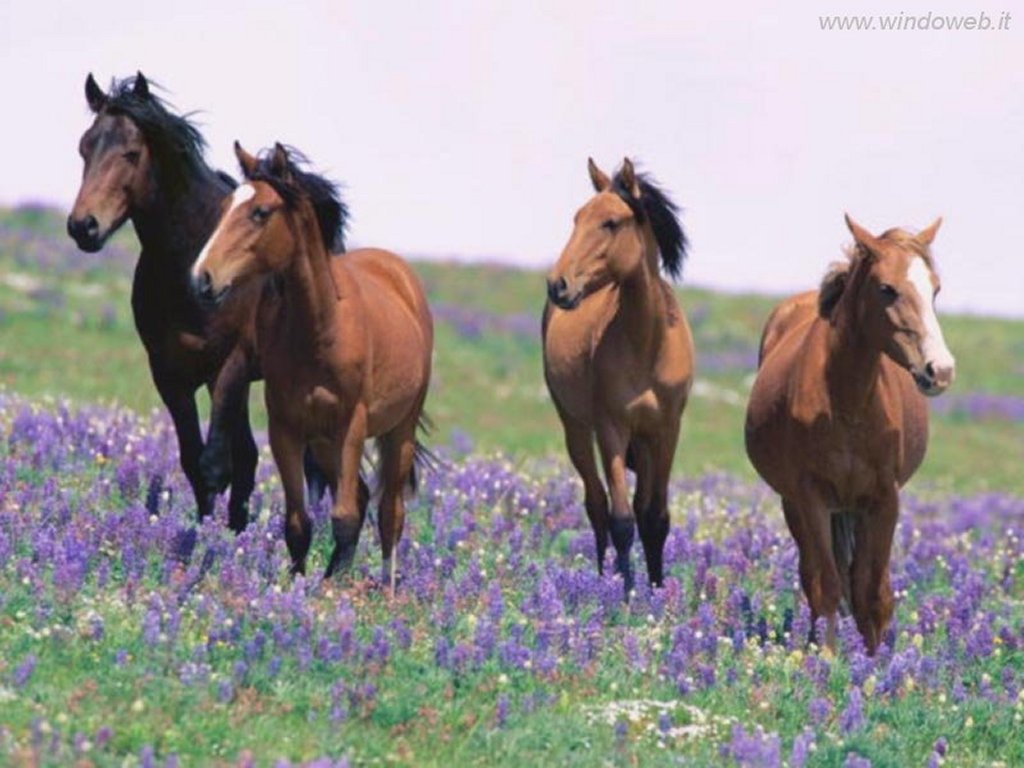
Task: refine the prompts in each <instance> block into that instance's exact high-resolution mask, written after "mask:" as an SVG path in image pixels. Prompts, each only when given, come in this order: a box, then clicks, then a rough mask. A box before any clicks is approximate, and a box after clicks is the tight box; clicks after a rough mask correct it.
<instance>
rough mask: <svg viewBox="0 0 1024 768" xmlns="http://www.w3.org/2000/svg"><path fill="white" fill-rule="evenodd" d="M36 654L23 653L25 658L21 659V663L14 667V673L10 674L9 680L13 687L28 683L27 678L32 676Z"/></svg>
mask: <svg viewBox="0 0 1024 768" xmlns="http://www.w3.org/2000/svg"><path fill="white" fill-rule="evenodd" d="M36 661H37V659H36V655H35V654H34V653H27V654H25V658H23V659H22V660H21V663H20V664H19V665H18V666H17V667H15V669H14V673H13V674H12V675H11V682H12V683H13V684H14V687H15V688H23V687H25V684H26V683H28V681H29V678H31V677H32V672H34V671H35V668H36Z"/></svg>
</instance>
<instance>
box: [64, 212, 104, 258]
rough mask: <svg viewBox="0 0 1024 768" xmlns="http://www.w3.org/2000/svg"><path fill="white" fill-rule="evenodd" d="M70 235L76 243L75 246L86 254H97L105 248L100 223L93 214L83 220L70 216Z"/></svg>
mask: <svg viewBox="0 0 1024 768" xmlns="http://www.w3.org/2000/svg"><path fill="white" fill-rule="evenodd" d="M68 235H69V236H70V237H71V239H72V240H74V241H75V245H77V246H78V247H79V249H80V250H83V251H85V252H86V253H96V251H98V250H99V249H100V248H102V247H103V238H101V237H100V223H99V222H98V221H97V220H96V217H95V216H93V215H92V214H90V215H88V216H85V217H83V218H81V219H76V218H75V217H74V216H68Z"/></svg>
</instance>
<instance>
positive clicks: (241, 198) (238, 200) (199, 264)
mask: <svg viewBox="0 0 1024 768" xmlns="http://www.w3.org/2000/svg"><path fill="white" fill-rule="evenodd" d="M255 194H256V188H255V187H254V186H253V185H252V184H242V185H241V186H240V187H237V188H236V189H235V191H234V192H233V193H232V194H231V205H230V206H229V207H228V210H227V212H226V213H225V214H224V215H223V216H221V218H220V223H218V224H217V228H216V229H215V230H213V234H212V235H210V239H209V240H207V241H206V245H204V246H203V250H201V251H200V252H199V257H198V258H197V259H196V261H195V264H193V265H192V276H193V277H199V275H201V274H202V273H203V265H204V264H205V263H206V257H207V256H208V255H209V254H210V246H211V245H213V241H214V240H216V239H217V236H218V235H220V231H221V229H222V228H223V227H224V222H225V221H227V220H228V219H229V218H230V217H231V214H232V212H233V211H234V210H235V208H237V207H238V206H240V205H242V203H246V202H248V201H249V200H252V198H253V195H255Z"/></svg>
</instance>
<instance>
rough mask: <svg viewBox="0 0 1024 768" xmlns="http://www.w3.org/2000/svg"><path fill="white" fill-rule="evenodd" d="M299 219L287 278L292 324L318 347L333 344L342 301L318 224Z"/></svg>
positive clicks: (285, 282) (285, 281)
mask: <svg viewBox="0 0 1024 768" xmlns="http://www.w3.org/2000/svg"><path fill="white" fill-rule="evenodd" d="M306 218H307V217H300V220H299V221H297V222H295V224H294V227H295V229H294V233H295V242H296V244H297V245H296V250H297V252H296V253H295V254H293V255H292V259H291V263H290V266H289V267H288V269H287V270H286V272H285V275H284V291H285V297H286V301H287V303H288V308H289V315H290V320H291V322H292V323H294V324H296V325H298V326H299V327H300V328H301V330H302V332H303V333H302V336H303V337H304V338H307V339H310V340H312V341H313V342H315V343H316V344H318V345H330V344H333V342H334V335H335V325H334V319H335V313H336V312H337V305H338V299H339V298H340V297H339V296H338V294H337V291H336V288H335V285H336V283H335V278H334V276H333V275H332V274H331V267H330V259H331V255H330V253H328V252H327V249H326V248H325V247H324V244H323V241H322V240H321V235H320V231H319V228H318V227H317V226H316V223H315V222H310V221H308V220H304V219H306Z"/></svg>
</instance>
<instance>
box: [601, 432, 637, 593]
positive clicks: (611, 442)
mask: <svg viewBox="0 0 1024 768" xmlns="http://www.w3.org/2000/svg"><path fill="white" fill-rule="evenodd" d="M597 446H598V450H599V451H600V453H601V461H602V463H603V464H604V474H605V480H606V481H607V483H608V492H609V495H610V496H611V525H610V528H611V535H612V544H614V545H615V570H616V572H618V573H620V574H622V586H623V590H624V592H625V596H626V599H627V600H628V599H629V596H630V593H631V592H632V591H633V586H634V582H633V567H632V565H631V563H630V559H629V555H630V550H631V549H632V547H633V536H634V528H635V525H634V521H633V509H632V507H631V506H630V503H629V487H628V485H627V482H626V450H627V448H628V447H629V430H628V428H627V427H626V426H625V425H623V424H617V423H615V422H609V421H606V422H604V423H599V424H598V426H597Z"/></svg>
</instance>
